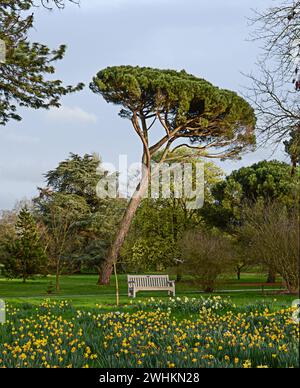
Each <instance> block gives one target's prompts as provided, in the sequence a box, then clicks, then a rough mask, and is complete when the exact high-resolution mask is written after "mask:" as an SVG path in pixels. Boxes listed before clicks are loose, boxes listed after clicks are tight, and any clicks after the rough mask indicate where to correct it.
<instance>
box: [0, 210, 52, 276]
mask: <svg viewBox="0 0 300 388" xmlns="http://www.w3.org/2000/svg"><path fill="white" fill-rule="evenodd" d="M7 250H8V256H7V258H6V260H5V262H4V266H5V267H4V274H5V276H7V277H9V278H21V279H23V282H24V283H25V282H26V280H27V279H28V278H30V277H32V276H34V275H37V274H39V273H41V272H43V271H44V270H45V266H46V260H47V257H46V254H45V247H44V246H43V245H42V243H41V239H40V235H39V232H38V228H37V224H36V222H35V220H34V218H33V216H32V215H31V213H30V212H29V211H28V209H27V208H24V209H22V210H21V211H20V214H19V216H18V220H17V223H16V239H15V240H14V241H11V242H10V243H8V245H7Z"/></svg>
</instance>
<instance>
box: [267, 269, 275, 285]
mask: <svg viewBox="0 0 300 388" xmlns="http://www.w3.org/2000/svg"><path fill="white" fill-rule="evenodd" d="M267 283H269V284H270V283H276V271H274V269H273V268H269V273H268V279H267Z"/></svg>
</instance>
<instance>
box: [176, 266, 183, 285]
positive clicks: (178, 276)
mask: <svg viewBox="0 0 300 388" xmlns="http://www.w3.org/2000/svg"><path fill="white" fill-rule="evenodd" d="M181 281H182V272H181V270H180V269H178V270H177V275H176V282H177V283H179V282H181Z"/></svg>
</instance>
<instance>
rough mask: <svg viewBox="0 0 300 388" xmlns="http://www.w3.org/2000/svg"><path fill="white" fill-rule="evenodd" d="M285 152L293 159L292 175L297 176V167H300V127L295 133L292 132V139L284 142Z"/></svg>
mask: <svg viewBox="0 0 300 388" xmlns="http://www.w3.org/2000/svg"><path fill="white" fill-rule="evenodd" d="M284 146H285V152H286V153H287V154H288V155H289V156H290V158H291V164H292V171H291V175H292V176H294V175H295V174H296V170H297V166H299V165H300V125H299V126H298V127H297V129H296V130H295V131H291V132H290V139H289V140H286V141H285V142H284Z"/></svg>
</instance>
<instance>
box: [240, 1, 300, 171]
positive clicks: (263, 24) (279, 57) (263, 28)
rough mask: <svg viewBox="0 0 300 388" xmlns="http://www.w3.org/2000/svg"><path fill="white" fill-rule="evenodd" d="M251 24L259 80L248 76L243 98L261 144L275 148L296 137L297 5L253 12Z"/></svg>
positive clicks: (299, 128)
mask: <svg viewBox="0 0 300 388" xmlns="http://www.w3.org/2000/svg"><path fill="white" fill-rule="evenodd" d="M251 23H252V24H253V27H254V31H253V39H255V40H258V41H260V42H262V53H261V56H260V58H259V59H258V68H259V70H260V76H259V77H257V76H255V75H253V74H251V75H249V78H250V80H251V81H252V87H251V88H249V90H248V93H247V94H248V95H247V97H248V98H249V100H250V101H251V102H252V105H253V106H254V108H255V109H256V112H257V116H258V126H257V128H258V131H259V133H260V135H261V141H262V142H263V143H265V142H266V141H270V140H271V141H272V142H273V144H275V145H278V144H279V143H281V142H282V141H284V140H286V139H287V138H289V137H290V138H291V139H293V138H298V137H299V135H300V109H299V95H298V91H299V90H300V1H298V0H297V1H293V0H281V1H280V3H278V5H276V6H273V7H270V8H268V9H267V10H266V11H264V12H258V11H256V12H255V13H254V16H253V18H252V19H251ZM293 83H294V84H295V87H294V86H293ZM295 134H296V135H297V136H295ZM295 148H296V151H295V152H294V154H293V155H291V154H290V156H291V160H292V164H293V167H295V165H294V164H295V160H297V158H295V153H297V152H299V147H292V148H291V150H293V149H295ZM296 163H297V162H296Z"/></svg>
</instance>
